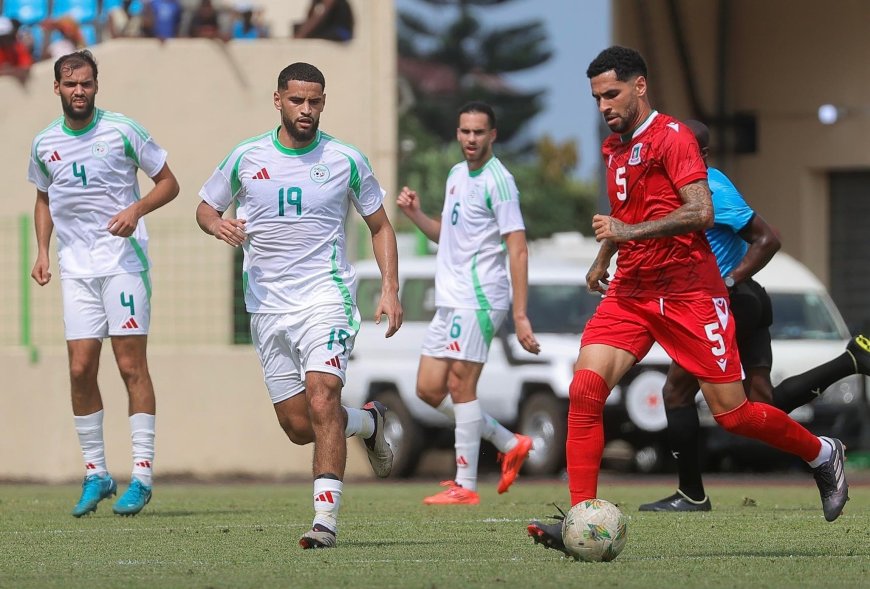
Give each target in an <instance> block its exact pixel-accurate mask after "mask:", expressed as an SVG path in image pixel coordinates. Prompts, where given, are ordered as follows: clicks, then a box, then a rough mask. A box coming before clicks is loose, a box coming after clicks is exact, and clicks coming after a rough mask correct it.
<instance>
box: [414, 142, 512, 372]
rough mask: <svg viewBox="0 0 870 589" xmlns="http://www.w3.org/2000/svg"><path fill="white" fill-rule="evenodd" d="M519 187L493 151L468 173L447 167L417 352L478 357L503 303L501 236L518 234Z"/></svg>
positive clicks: (506, 294) (506, 304)
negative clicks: (431, 310)
mask: <svg viewBox="0 0 870 589" xmlns="http://www.w3.org/2000/svg"><path fill="white" fill-rule="evenodd" d="M524 230H525V225H524V224H523V216H522V213H521V212H520V201H519V191H518V190H517V186H516V183H515V182H514V178H513V176H512V175H511V173H510V172H509V171H508V170H507V168H505V167H504V165H503V164H502V163H501V162H500V161H499V160H498V158H496V157H495V156H493V157H492V158H490V160H489V161H488V162H486V164H484V166H483V167H481V168H479V169H477V170H474V171H470V170H469V169H468V163H467V162H461V163H458V164H456V165H455V166H453V168H452V169H451V170H450V175H449V176H448V178H447V186H446V189H445V195H444V208H443V209H442V211H441V233H440V235H439V239H438V256H437V270H436V274H435V305H436V307H438V312H437V313H436V314H435V317H434V318H433V319H432V323H430V325H429V329H428V331H427V333H426V337H425V338H424V340H423V355H425V356H432V357H435V358H449V359H455V360H468V361H471V362H484V361H486V357H487V355H488V353H489V346H490V343H491V342H492V338H493V336H494V335H495V332H496V331H497V330H498V328H499V327H500V326H501V323H502V321H503V320H504V318H505V316H506V315H507V311H508V310H509V309H510V304H511V291H510V278H509V275H508V269H507V251H506V248H505V245H504V242H503V236H504V235H506V234H508V233H511V232H513V231H524Z"/></svg>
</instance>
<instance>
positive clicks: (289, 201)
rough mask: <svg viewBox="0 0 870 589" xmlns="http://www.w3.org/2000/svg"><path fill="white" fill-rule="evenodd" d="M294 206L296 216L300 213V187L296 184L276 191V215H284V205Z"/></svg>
mask: <svg viewBox="0 0 870 589" xmlns="http://www.w3.org/2000/svg"><path fill="white" fill-rule="evenodd" d="M285 202H286V205H287V206H288V207H296V216H297V217H298V216H300V215H302V189H301V188H299V187H298V186H291V187H290V188H287V189H284V188H282V189H280V190H279V191H278V216H279V217H283V216H284V210H285V209H284V206H285Z"/></svg>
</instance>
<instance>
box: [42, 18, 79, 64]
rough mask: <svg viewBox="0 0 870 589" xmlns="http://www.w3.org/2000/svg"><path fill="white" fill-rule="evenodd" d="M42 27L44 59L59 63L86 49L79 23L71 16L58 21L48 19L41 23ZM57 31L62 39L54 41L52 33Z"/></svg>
mask: <svg viewBox="0 0 870 589" xmlns="http://www.w3.org/2000/svg"><path fill="white" fill-rule="evenodd" d="M40 26H42V30H43V35H42V52H41V53H40V55H41V56H42V59H50V60H51V61H57V60H58V59H60V58H61V57H63V56H64V55H69V54H70V53H75V52H76V51H77V50H79V49H84V47H85V39H84V37H83V36H82V31H81V29H79V25H78V23H77V22H76V21H75V19H73V17H71V16H62V17H60V18H59V19H57V20H52V19H46V20H44V21H42V22H41V23H40ZM54 31H57V32H59V33H60V35H61V36H60V38H59V39H58V38H56V39H54V40H52V36H53V35H52V33H53V32H54Z"/></svg>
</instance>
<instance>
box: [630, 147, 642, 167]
mask: <svg viewBox="0 0 870 589" xmlns="http://www.w3.org/2000/svg"><path fill="white" fill-rule="evenodd" d="M641 149H643V143H636V144H634V145H633V146H632V147H631V157H629V158H628V165H629V166H636V165H637V164H639V163H640V150H641Z"/></svg>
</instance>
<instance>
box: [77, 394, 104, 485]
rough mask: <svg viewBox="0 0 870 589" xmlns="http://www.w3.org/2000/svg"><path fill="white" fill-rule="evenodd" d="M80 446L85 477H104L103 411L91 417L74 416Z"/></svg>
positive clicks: (92, 414)
mask: <svg viewBox="0 0 870 589" xmlns="http://www.w3.org/2000/svg"><path fill="white" fill-rule="evenodd" d="M73 419H74V420H75V423H76V433H77V434H78V435H79V446H81V448H82V458H84V460H85V476H90V475H92V474H99V475H104V474H106V472H107V469H106V445H105V443H104V442H103V410H102V409H100V410H99V411H97V412H96V413H91V414H90V415H73Z"/></svg>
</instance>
